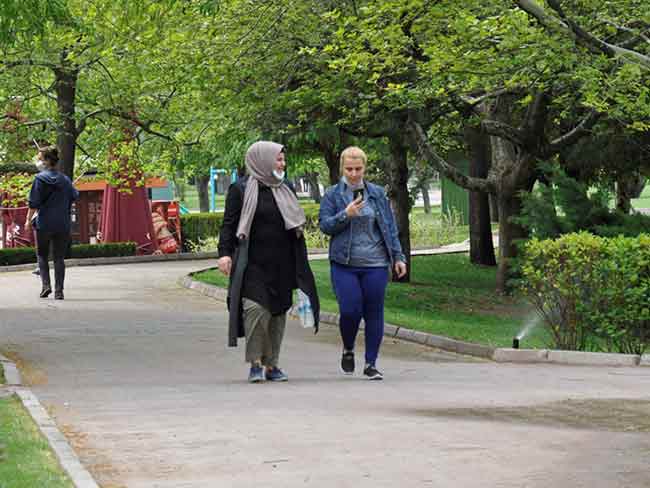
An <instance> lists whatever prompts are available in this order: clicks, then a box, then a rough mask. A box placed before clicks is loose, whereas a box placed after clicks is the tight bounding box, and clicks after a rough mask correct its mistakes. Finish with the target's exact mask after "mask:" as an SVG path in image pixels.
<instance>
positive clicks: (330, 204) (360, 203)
mask: <svg viewBox="0 0 650 488" xmlns="http://www.w3.org/2000/svg"><path fill="white" fill-rule="evenodd" d="M367 160H368V158H367V156H366V153H364V152H363V151H362V150H361V149H360V148H358V147H356V146H352V147H348V148H347V149H345V150H344V151H343V152H342V153H341V175H342V177H341V181H340V182H339V183H338V184H336V185H334V186H332V187H330V188H329V189H328V190H327V191H326V193H325V196H324V197H323V199H322V201H321V207H320V214H319V222H320V228H321V230H322V231H323V232H324V233H325V234H327V235H329V236H331V239H330V247H329V259H330V265H331V279H332V287H333V288H334V293H335V294H336V298H337V301H338V304H339V312H340V322H339V328H340V332H341V338H342V340H343V353H342V356H341V369H342V370H343V372H344V373H345V374H352V373H354V370H355V359H354V345H355V341H356V336H357V333H358V332H359V323H360V322H361V319H362V318H363V319H364V322H365V345H366V349H365V367H364V369H363V374H364V375H365V377H366V378H368V379H370V380H381V379H382V378H383V375H382V373H381V372H380V371H379V370H378V369H377V366H376V362H377V357H378V355H379V348H380V346H381V342H382V338H383V335H384V297H385V293H386V286H387V284H388V278H389V274H390V269H391V268H392V269H394V270H395V273H396V274H397V276H398V277H402V276H404V275H405V274H406V258H405V257H404V254H403V253H402V247H401V245H400V242H399V239H398V234H397V226H396V225H395V217H394V216H393V212H392V210H391V208H390V203H389V201H388V198H387V197H386V193H385V191H384V189H383V188H381V187H380V186H378V185H374V184H373V183H370V182H368V181H366V180H365V179H364V174H365V170H366V164H367Z"/></svg>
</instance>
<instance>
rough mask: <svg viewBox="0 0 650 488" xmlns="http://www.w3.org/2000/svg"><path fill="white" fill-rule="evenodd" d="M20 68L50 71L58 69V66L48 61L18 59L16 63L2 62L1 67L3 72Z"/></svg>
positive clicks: (0, 62) (0, 61)
mask: <svg viewBox="0 0 650 488" xmlns="http://www.w3.org/2000/svg"><path fill="white" fill-rule="evenodd" d="M18 66H41V67H43V68H49V69H55V68H56V65H55V64H54V63H48V62H47V61H37V60H35V59H16V60H14V61H2V60H0V67H3V69H2V71H5V70H9V69H13V68H17V67H18ZM0 72H1V71H0Z"/></svg>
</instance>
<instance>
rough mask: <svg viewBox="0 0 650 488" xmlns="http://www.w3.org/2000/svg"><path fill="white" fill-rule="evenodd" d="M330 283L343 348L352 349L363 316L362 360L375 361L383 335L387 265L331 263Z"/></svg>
mask: <svg viewBox="0 0 650 488" xmlns="http://www.w3.org/2000/svg"><path fill="white" fill-rule="evenodd" d="M331 275H332V285H333V286H334V293H335V294H336V299H337V301H338V302H339V314H340V316H341V319H340V322H339V327H340V329H341V338H342V339H343V347H344V348H345V349H346V350H348V351H352V350H354V343H355V340H356V338H357V333H358V332H359V323H360V322H361V319H362V318H363V320H364V322H365V324H366V325H365V336H366V363H368V364H372V365H374V364H375V361H377V356H378V355H379V347H380V346H381V341H382V339H383V337H384V296H385V294H386V285H387V284H388V267H381V268H360V267H354V266H344V265H341V264H337V263H334V262H333V263H331Z"/></svg>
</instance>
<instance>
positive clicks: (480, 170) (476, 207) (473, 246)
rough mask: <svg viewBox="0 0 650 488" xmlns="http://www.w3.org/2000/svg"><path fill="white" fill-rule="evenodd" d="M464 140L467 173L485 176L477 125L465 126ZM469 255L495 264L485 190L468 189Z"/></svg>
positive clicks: (485, 150)
mask: <svg viewBox="0 0 650 488" xmlns="http://www.w3.org/2000/svg"><path fill="white" fill-rule="evenodd" d="M465 141H466V143H467V146H468V147H469V149H470V153H471V156H470V166H469V176H472V177H475V178H487V176H488V170H489V167H490V163H489V162H490V153H489V142H488V138H487V136H486V135H485V134H484V133H482V132H481V130H480V129H478V128H476V127H468V128H467V129H466V130H465ZM469 259H470V262H472V263H474V264H482V265H485V266H496V264H497V262H496V258H495V256H494V243H493V242H492V226H491V222H490V199H489V194H488V193H485V192H479V191H470V192H469Z"/></svg>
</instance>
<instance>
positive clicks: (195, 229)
mask: <svg viewBox="0 0 650 488" xmlns="http://www.w3.org/2000/svg"><path fill="white" fill-rule="evenodd" d="M221 224H223V213H222V212H212V213H210V212H201V213H191V214H185V215H181V234H182V236H183V251H186V252H187V251H190V246H189V242H190V241H191V242H193V243H199V242H200V241H201V240H202V239H206V238H208V237H217V236H218V235H219V231H220V230H221Z"/></svg>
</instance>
